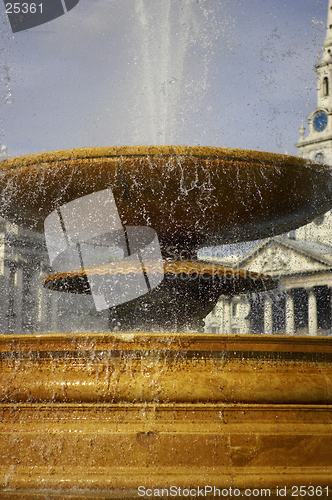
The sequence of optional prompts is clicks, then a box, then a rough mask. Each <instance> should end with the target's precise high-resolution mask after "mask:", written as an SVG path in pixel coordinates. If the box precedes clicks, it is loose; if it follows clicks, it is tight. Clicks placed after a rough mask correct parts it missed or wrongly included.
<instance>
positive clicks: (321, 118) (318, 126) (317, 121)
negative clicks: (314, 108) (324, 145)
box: [313, 111, 327, 132]
mask: <svg viewBox="0 0 332 500" xmlns="http://www.w3.org/2000/svg"><path fill="white" fill-rule="evenodd" d="M313 125H314V129H315V130H316V131H317V132H322V130H324V128H325V127H326V125H327V114H326V113H324V111H318V113H316V114H315V116H314V121H313Z"/></svg>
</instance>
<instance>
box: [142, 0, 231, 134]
mask: <svg viewBox="0 0 332 500" xmlns="http://www.w3.org/2000/svg"><path fill="white" fill-rule="evenodd" d="M222 8H223V7H222V5H217V6H214V7H213V12H212V11H211V9H209V8H208V6H207V2H195V3H194V2H193V1H192V0H183V1H180V2H179V1H175V0H161V1H160V2H158V3H155V4H154V5H152V4H151V2H150V1H148V0H138V1H137V2H136V3H135V16H136V29H137V32H136V41H137V47H138V48H137V55H136V62H137V64H139V65H141V68H140V73H139V74H140V78H139V85H140V87H139V88H138V89H137V100H136V111H137V118H138V127H137V129H136V131H135V142H136V143H142V144H144V143H145V144H146V143H150V144H174V143H175V142H176V136H177V133H178V132H179V131H180V130H182V129H183V128H184V127H185V126H186V121H187V120H188V115H189V113H196V112H197V111H198V110H199V109H200V103H201V101H202V99H203V98H204V95H205V93H206V90H207V88H208V80H209V78H208V77H209V71H210V62H211V58H212V57H213V54H214V44H215V41H216V40H217V39H218V37H219V36H221V35H222V34H223V32H224V30H225V28H226V27H227V26H228V25H229V23H230V19H229V18H228V17H227V16H226V15H225V16H220V15H219V22H217V21H216V17H218V14H220V13H219V11H221V10H222ZM220 18H221V19H222V21H220ZM192 65H194V67H195V68H194V72H193V73H192V72H191V71H192V70H191V68H190V66H192ZM200 111H201V112H202V113H205V110H202V109H201V110H200ZM142 119H143V121H142ZM142 123H144V124H145V125H144V130H141V128H142V127H141V125H142Z"/></svg>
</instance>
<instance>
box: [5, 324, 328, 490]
mask: <svg viewBox="0 0 332 500" xmlns="http://www.w3.org/2000/svg"><path fill="white" fill-rule="evenodd" d="M0 352H1V380H2V384H1V405H0V415H1V421H0V430H1V436H2V439H1V441H0V443H1V444H0V446H1V457H2V460H1V466H0V478H1V484H2V490H1V494H2V495H7V496H1V498H16V497H15V495H19V498H23V499H24V498H26V499H27V498H29V499H30V498H38V495H47V496H46V498H57V499H60V498H76V497H77V498H81V497H83V498H90V497H96V498H97V497H98V498H114V497H116V498H120V497H121V498H125V497H136V498H137V497H138V494H137V491H138V490H137V488H138V487H139V486H143V487H145V488H151V487H152V488H158V487H159V488H161V487H170V486H171V485H175V486H177V487H181V488H184V487H189V486H190V487H198V486H200V487H204V486H205V485H210V486H215V487H219V488H229V487H232V488H240V489H244V488H269V489H271V495H270V498H277V493H276V488H277V486H278V487H279V488H280V487H284V486H286V487H287V488H289V489H288V491H289V492H291V491H292V490H291V488H292V487H294V486H296V485H298V486H300V485H302V486H303V485H305V486H306V487H308V488H309V486H315V487H316V486H321V487H322V486H324V487H329V488H331V487H332V456H331V449H332V435H331V425H332V370H331V367H332V339H331V338H327V337H326V338H323V337H321V338H309V337H285V336H260V337H257V336H249V335H237V336H232V335H222V336H218V335H201V334H167V335H162V334H155V335H154V334H148V333H146V334H144V333H130V332H129V333H125V334H93V333H91V334H76V335H60V334H47V335H34V336H32V335H31V336H28V335H21V336H19V337H18V336H2V337H1V338H0ZM243 492H244V490H242V493H243ZM52 495H53V496H52Z"/></svg>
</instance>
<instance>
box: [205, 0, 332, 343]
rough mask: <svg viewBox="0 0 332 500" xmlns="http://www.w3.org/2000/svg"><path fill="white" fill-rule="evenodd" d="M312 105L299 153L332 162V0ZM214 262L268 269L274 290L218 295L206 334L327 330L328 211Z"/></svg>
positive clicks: (330, 278) (331, 262)
mask: <svg viewBox="0 0 332 500" xmlns="http://www.w3.org/2000/svg"><path fill="white" fill-rule="evenodd" d="M316 72H317V107H316V109H315V110H314V111H313V112H312V113H311V114H310V115H309V117H308V125H309V128H308V130H307V132H308V135H306V136H305V134H306V130H305V128H304V126H303V125H302V126H301V127H300V139H299V141H298V144H297V148H298V154H299V156H302V157H305V158H309V159H311V160H314V161H316V162H323V163H326V164H331V165H332V0H329V2H328V15H327V32H326V37H325V41H324V54H323V57H322V60H321V61H319V63H318V64H317V66H316ZM209 260H214V261H217V262H218V263H219V264H223V265H226V266H232V267H235V268H238V269H241V268H243V269H249V270H252V271H258V272H261V273H266V274H270V275H272V276H274V277H276V278H278V279H279V281H280V287H279V289H278V290H275V291H273V292H266V293H259V294H252V295H251V296H238V297H225V296H223V297H221V298H220V301H219V303H218V305H217V307H216V308H215V310H214V311H212V313H210V314H209V316H208V317H207V318H206V320H205V331H206V332H211V333H266V334H289V335H293V334H307V335H331V334H332V330H331V328H332V321H331V297H332V214H331V212H328V213H326V214H325V215H324V216H321V217H319V218H318V219H316V220H315V221H314V222H312V223H311V224H307V225H306V226H303V227H301V228H299V229H297V230H296V231H292V232H291V233H289V234H288V235H283V236H279V237H276V238H271V239H267V240H264V241H263V242H261V243H259V244H257V246H255V247H254V248H253V249H252V250H251V251H250V252H247V253H245V252H244V253H242V254H240V255H235V256H234V255H233V256H231V257H230V256H227V258H226V257H225V258H223V257H221V258H219V259H216V258H213V259H209Z"/></svg>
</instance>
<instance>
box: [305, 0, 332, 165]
mask: <svg viewBox="0 0 332 500" xmlns="http://www.w3.org/2000/svg"><path fill="white" fill-rule="evenodd" d="M324 49H325V50H324V55H323V58H322V60H321V61H319V63H318V64H317V66H316V72H317V108H316V109H315V110H314V111H313V112H312V113H311V114H310V116H309V117H308V122H309V135H308V136H307V137H304V134H305V128H304V126H303V125H302V126H301V127H300V139H299V142H298V144H297V145H296V147H297V149H298V155H299V156H303V157H305V158H310V159H312V160H315V161H322V162H323V163H328V164H332V0H329V5H328V14H327V30H326V37H325V41H324Z"/></svg>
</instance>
